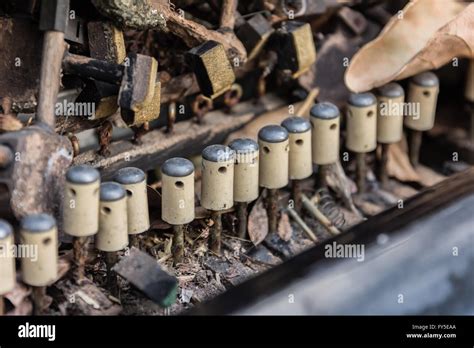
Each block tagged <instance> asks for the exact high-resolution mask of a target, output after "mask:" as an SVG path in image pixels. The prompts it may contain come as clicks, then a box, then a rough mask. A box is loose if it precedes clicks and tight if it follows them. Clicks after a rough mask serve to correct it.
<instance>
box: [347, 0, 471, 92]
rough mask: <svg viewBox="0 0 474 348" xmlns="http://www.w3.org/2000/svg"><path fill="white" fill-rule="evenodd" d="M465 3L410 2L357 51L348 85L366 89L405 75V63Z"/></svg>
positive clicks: (411, 59)
mask: <svg viewBox="0 0 474 348" xmlns="http://www.w3.org/2000/svg"><path fill="white" fill-rule="evenodd" d="M465 7H466V3H463V2H462V1H458V0H444V1H431V0H413V1H411V2H409V3H408V5H406V6H405V8H404V9H403V10H402V12H401V13H397V15H395V16H394V17H392V19H391V20H390V21H389V22H388V23H387V25H386V26H385V28H384V29H383V30H382V32H381V33H380V34H379V36H378V37H377V38H376V39H375V40H373V41H371V42H369V43H368V44H367V45H365V46H364V47H362V48H361V49H360V50H359V52H357V53H356V54H355V55H354V57H353V58H352V60H351V64H350V65H349V68H348V69H347V72H346V75H345V82H346V85H347V87H348V88H349V89H350V90H352V91H354V92H363V91H368V90H371V89H372V88H374V87H379V86H381V85H384V84H386V83H388V82H390V81H393V80H395V79H399V78H401V77H400V73H401V72H402V71H403V69H404V67H405V66H406V65H407V64H408V63H410V62H411V61H413V59H414V57H415V56H416V55H417V54H418V53H419V52H420V51H422V50H423V49H424V47H426V45H427V44H428V42H429V41H430V39H432V38H433V37H434V36H435V35H436V32H437V31H438V30H439V29H441V28H442V27H443V26H444V25H446V24H447V23H449V22H450V21H451V20H453V19H454V18H455V17H456V16H457V15H458V14H459V13H461V11H462V10H463V9H464V8H465ZM445 49H446V48H444V47H443V50H445ZM451 53H452V52H448V54H451ZM414 71H415V70H413V69H411V70H410V72H411V73H413V72H414ZM403 76H404V77H406V76H408V75H406V74H404V75H403Z"/></svg>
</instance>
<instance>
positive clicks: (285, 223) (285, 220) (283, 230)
mask: <svg viewBox="0 0 474 348" xmlns="http://www.w3.org/2000/svg"><path fill="white" fill-rule="evenodd" d="M292 234H293V228H291V224H290V218H289V217H288V214H287V213H285V212H283V213H281V217H280V221H278V235H279V236H280V238H281V239H282V240H284V241H285V242H288V241H289V240H290V239H291V236H292Z"/></svg>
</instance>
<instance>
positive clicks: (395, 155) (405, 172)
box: [387, 140, 420, 182]
mask: <svg viewBox="0 0 474 348" xmlns="http://www.w3.org/2000/svg"><path fill="white" fill-rule="evenodd" d="M403 147H404V140H402V141H400V142H398V143H396V144H392V145H390V146H389V148H388V160H387V172H388V175H389V176H391V177H394V178H397V179H398V180H400V181H402V182H407V181H416V182H419V181H420V176H419V175H418V173H417V172H416V171H415V169H414V168H413V166H412V165H411V163H410V160H409V158H408V155H407V153H406V151H404V150H403Z"/></svg>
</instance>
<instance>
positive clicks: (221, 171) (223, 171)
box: [218, 167, 227, 174]
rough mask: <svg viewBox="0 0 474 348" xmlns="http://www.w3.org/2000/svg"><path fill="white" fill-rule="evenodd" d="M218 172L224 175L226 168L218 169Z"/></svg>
mask: <svg viewBox="0 0 474 348" xmlns="http://www.w3.org/2000/svg"><path fill="white" fill-rule="evenodd" d="M218 171H219V173H221V174H225V173H226V172H227V168H226V167H219V169H218Z"/></svg>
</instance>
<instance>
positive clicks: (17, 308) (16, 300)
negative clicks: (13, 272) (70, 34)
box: [4, 283, 33, 315]
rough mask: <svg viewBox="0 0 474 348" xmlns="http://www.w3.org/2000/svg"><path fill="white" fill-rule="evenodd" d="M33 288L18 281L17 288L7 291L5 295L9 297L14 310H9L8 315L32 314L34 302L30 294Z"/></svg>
mask: <svg viewBox="0 0 474 348" xmlns="http://www.w3.org/2000/svg"><path fill="white" fill-rule="evenodd" d="M30 294H31V289H30V288H29V287H27V286H25V285H23V284H21V283H16V285H15V288H14V289H13V290H12V291H10V292H8V293H6V294H5V295H4V297H5V298H6V299H8V301H10V302H11V303H12V305H13V307H14V308H13V310H11V311H10V312H8V313H7V314H8V315H31V313H32V311H33V304H32V303H31V301H30V299H29V296H30Z"/></svg>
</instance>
